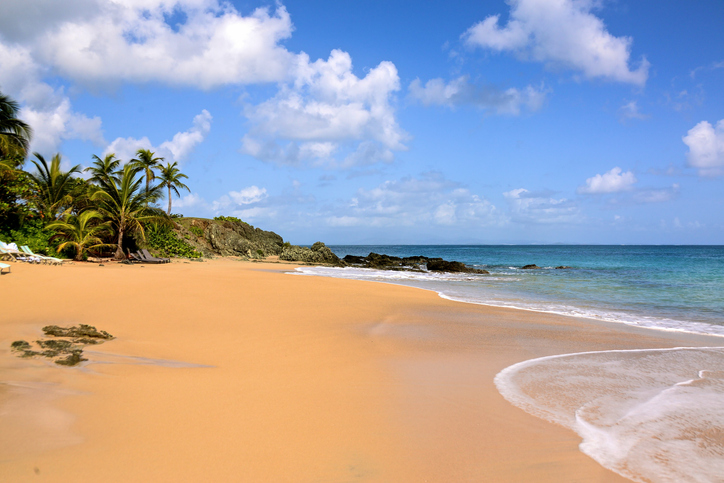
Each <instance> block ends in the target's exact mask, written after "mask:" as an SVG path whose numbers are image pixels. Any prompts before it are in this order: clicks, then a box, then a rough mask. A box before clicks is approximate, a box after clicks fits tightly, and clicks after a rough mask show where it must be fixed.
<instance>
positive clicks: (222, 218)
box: [214, 216, 244, 223]
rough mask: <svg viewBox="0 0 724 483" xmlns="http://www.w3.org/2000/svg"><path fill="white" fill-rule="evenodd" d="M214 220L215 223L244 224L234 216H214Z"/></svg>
mask: <svg viewBox="0 0 724 483" xmlns="http://www.w3.org/2000/svg"><path fill="white" fill-rule="evenodd" d="M214 220H216V221H231V222H232V223H244V222H243V221H241V220H240V219H238V218H237V217H235V216H215V217H214Z"/></svg>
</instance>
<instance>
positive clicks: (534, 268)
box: [520, 264, 540, 270]
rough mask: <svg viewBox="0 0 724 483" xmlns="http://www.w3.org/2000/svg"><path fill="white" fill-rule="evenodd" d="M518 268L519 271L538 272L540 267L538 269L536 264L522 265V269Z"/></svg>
mask: <svg viewBox="0 0 724 483" xmlns="http://www.w3.org/2000/svg"><path fill="white" fill-rule="evenodd" d="M520 268H521V270H540V267H539V266H538V265H536V264H532V265H524V266H522V267H520Z"/></svg>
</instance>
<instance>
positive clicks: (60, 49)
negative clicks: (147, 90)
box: [0, 0, 296, 89]
mask: <svg viewBox="0 0 724 483" xmlns="http://www.w3.org/2000/svg"><path fill="white" fill-rule="evenodd" d="M55 4H57V2H52V1H48V0H25V1H24V2H22V8H14V7H11V8H14V10H16V11H14V12H13V16H8V15H4V18H6V19H9V18H11V19H12V20H13V21H12V23H10V22H8V21H2V22H0V27H2V32H3V35H4V36H6V37H7V38H8V39H9V40H10V41H12V42H14V43H18V44H20V45H23V46H24V47H26V48H27V49H28V50H29V51H30V52H31V55H32V57H33V59H35V60H36V61H37V62H38V63H41V64H43V65H48V66H51V67H52V68H53V69H54V70H55V71H56V72H58V73H60V74H61V75H63V76H65V77H67V78H70V79H73V80H75V81H76V82H79V83H83V84H94V85H96V84H101V85H102V84H116V83H118V82H120V81H131V82H148V81H158V82H163V83H167V84H180V85H190V86H195V87H200V88H203V89H209V88H212V87H215V86H219V85H224V84H230V83H233V84H246V83H255V82H275V81H279V80H281V79H283V78H285V76H286V75H287V73H288V71H289V66H290V64H292V63H293V62H294V59H295V57H296V56H295V55H294V54H291V53H290V52H288V51H287V50H286V49H285V48H284V47H282V46H280V45H279V42H280V41H282V40H283V39H286V38H288V37H290V36H291V33H292V30H293V26H292V22H291V19H290V18H289V14H288V13H287V11H286V9H285V8H284V7H283V6H281V5H279V6H277V7H276V9H275V10H274V11H273V12H272V11H270V10H269V9H268V8H258V9H256V10H254V11H253V12H251V14H250V15H247V16H244V15H242V14H240V13H239V12H238V11H237V10H236V9H235V8H234V7H233V5H232V4H231V3H229V2H221V1H218V0H145V1H143V2H140V1H137V0H113V1H111V0H67V1H65V2H63V8H62V9H60V8H59V7H58V6H57V5H55Z"/></svg>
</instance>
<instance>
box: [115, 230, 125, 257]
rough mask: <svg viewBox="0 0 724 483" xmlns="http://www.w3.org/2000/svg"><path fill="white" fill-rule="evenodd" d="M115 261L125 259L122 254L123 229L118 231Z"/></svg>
mask: <svg viewBox="0 0 724 483" xmlns="http://www.w3.org/2000/svg"><path fill="white" fill-rule="evenodd" d="M115 258H116V260H123V259H124V258H126V254H125V253H123V228H119V229H118V245H117V248H116V254H115Z"/></svg>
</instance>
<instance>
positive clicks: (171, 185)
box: [158, 161, 191, 215]
mask: <svg viewBox="0 0 724 483" xmlns="http://www.w3.org/2000/svg"><path fill="white" fill-rule="evenodd" d="M176 164H177V163H176V161H174V162H173V163H166V166H163V167H162V168H161V176H160V177H159V178H160V179H161V183H160V184H159V185H158V187H159V188H168V211H167V212H166V214H168V215H170V214H171V191H173V192H174V193H176V196H181V195H180V194H179V192H178V189H179V188H182V189H185V190H186V191H188V192H189V193H190V192H191V190H190V189H189V187H188V186H186V185H185V184H183V183H182V182H181V180H182V179H188V176H186V175H185V174H183V173H182V172H181V171H180V170H179V169H178V168H177V167H176Z"/></svg>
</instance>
